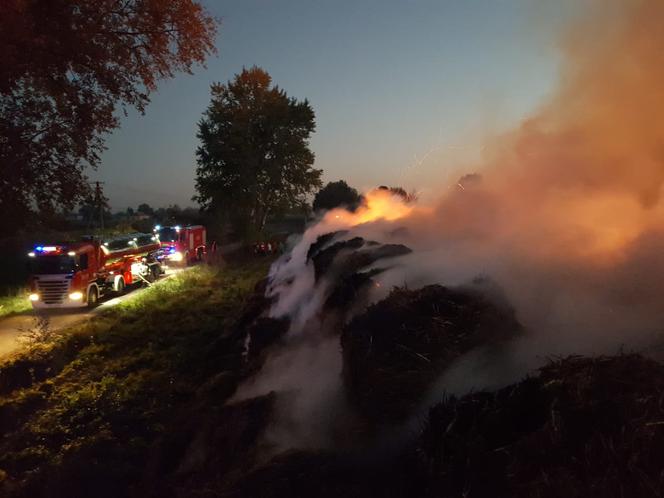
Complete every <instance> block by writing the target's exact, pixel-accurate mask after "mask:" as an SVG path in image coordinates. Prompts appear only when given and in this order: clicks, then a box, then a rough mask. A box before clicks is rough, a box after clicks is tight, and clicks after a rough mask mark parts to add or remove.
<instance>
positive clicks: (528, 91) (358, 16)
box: [90, 0, 578, 209]
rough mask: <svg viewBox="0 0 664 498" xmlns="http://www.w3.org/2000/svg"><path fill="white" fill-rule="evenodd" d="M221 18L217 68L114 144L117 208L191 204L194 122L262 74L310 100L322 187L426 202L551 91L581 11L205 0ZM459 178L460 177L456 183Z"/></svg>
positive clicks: (381, 0) (103, 168)
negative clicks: (236, 79)
mask: <svg viewBox="0 0 664 498" xmlns="http://www.w3.org/2000/svg"><path fill="white" fill-rule="evenodd" d="M205 3H206V5H207V7H208V9H209V10H210V11H211V12H212V13H213V14H214V15H215V16H217V17H220V18H221V19H222V24H221V27H220V30H219V36H218V39H217V46H218V49H219V54H218V55H217V56H215V57H213V58H211V59H210V60H209V61H208V64H207V68H205V69H204V68H197V69H196V71H195V74H194V75H193V76H191V75H178V76H177V77H176V78H174V79H173V80H170V81H166V82H163V83H162V85H161V86H160V88H159V91H158V92H157V93H156V94H155V95H154V96H153V98H152V103H151V104H150V106H149V107H148V109H147V112H146V115H145V116H140V115H138V114H137V113H131V114H130V115H129V116H128V117H126V118H123V119H122V126H121V128H120V129H119V130H117V131H116V132H115V133H113V135H112V136H110V137H109V139H108V141H107V145H108V150H107V152H106V153H105V154H104V156H103V161H102V164H101V165H100V167H99V169H98V171H96V172H92V173H91V174H90V178H91V179H92V180H103V181H105V182H106V186H105V189H106V195H107V196H108V197H109V198H110V203H111V206H112V207H113V208H114V209H124V208H126V207H127V206H136V205H137V204H138V203H140V202H148V203H149V204H151V205H153V206H165V205H167V204H173V203H177V204H180V205H181V206H186V205H193V203H192V202H191V201H190V199H191V196H192V195H193V194H194V175H195V155H194V154H195V149H196V146H197V144H198V143H197V140H196V137H195V133H196V123H197V121H198V120H199V119H200V116H201V114H202V112H203V111H204V110H205V108H206V106H207V104H208V103H209V87H210V84H211V83H212V82H215V81H221V82H225V81H227V80H229V79H231V78H232V77H233V75H234V74H235V73H237V72H239V71H241V69H242V67H243V66H246V67H249V66H252V65H258V66H260V67H262V68H264V69H266V70H267V71H268V72H269V73H270V74H271V75H272V77H273V80H274V82H275V83H276V84H278V85H279V86H281V87H282V88H284V89H285V90H286V91H287V92H288V93H289V95H292V96H294V97H297V98H299V99H303V98H307V99H309V101H310V103H311V105H312V106H313V108H314V111H315V113H316V122H317V131H316V133H315V135H314V136H313V138H312V140H311V146H312V149H313V151H314V152H315V154H316V167H317V168H322V169H323V170H324V180H325V181H330V180H337V179H345V180H346V181H348V182H349V183H350V184H351V185H353V186H355V187H357V188H359V189H366V188H370V187H372V186H375V185H379V184H390V185H396V184H400V185H402V186H404V187H406V188H408V189H417V190H421V191H423V192H425V193H426V191H427V189H431V188H432V186H433V185H436V184H440V183H441V182H445V181H446V179H447V178H448V177H449V175H450V174H456V169H455V167H456V166H458V162H459V161H461V162H463V161H470V160H473V159H476V158H477V157H478V155H479V154H480V152H479V151H480V149H481V137H482V136H483V135H486V134H488V133H492V132H495V131H499V130H500V129H505V128H508V127H510V126H513V125H514V124H515V123H518V121H519V120H520V119H522V118H523V117H525V116H526V115H527V114H528V113H529V112H530V111H532V110H533V109H535V108H536V107H537V106H538V104H539V103H540V102H542V100H543V99H545V98H546V96H547V95H548V94H550V93H551V91H552V90H553V88H554V87H555V84H556V80H557V74H558V66H559V62H560V60H559V54H558V51H557V45H558V40H559V37H560V34H561V31H562V30H563V29H564V27H565V25H566V23H568V22H569V21H570V20H571V19H572V18H573V17H574V16H575V15H576V14H577V12H576V11H577V10H578V7H577V6H576V5H578V2H575V1H572V0H558V1H556V2H549V1H548V0H456V1H451V0H438V1H433V0H401V1H397V0H334V1H332V0H329V1H325V2H323V1H317V0H297V1H286V0H281V1H277V0H272V1H270V0H228V1H213V0H207V1H206V2H205ZM452 171H455V172H454V173H451V172H452Z"/></svg>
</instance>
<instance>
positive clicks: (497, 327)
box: [341, 285, 521, 422]
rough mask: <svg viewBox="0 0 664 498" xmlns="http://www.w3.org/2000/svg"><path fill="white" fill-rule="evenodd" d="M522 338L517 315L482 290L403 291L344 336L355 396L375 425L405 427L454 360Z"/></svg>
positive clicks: (357, 320) (349, 388) (347, 369)
mask: <svg viewBox="0 0 664 498" xmlns="http://www.w3.org/2000/svg"><path fill="white" fill-rule="evenodd" d="M520 330H521V326H520V325H519V323H518V322H517V320H516V318H515V317H514V312H513V310H511V309H510V308H507V307H503V306H499V305H497V304H495V303H494V302H493V301H492V300H490V299H488V298H487V297H486V296H485V295H484V294H483V293H481V292H479V291H478V290H477V289H474V288H458V289H450V288H447V287H443V286H440V285H430V286H427V287H424V288H422V289H419V290H409V289H405V288H398V289H395V290H393V291H392V293H391V294H390V295H389V296H388V297H387V298H386V299H384V300H383V301H380V302H379V303H377V304H374V305H373V306H370V307H369V308H368V309H367V311H366V312H365V313H364V314H362V315H360V316H358V317H356V318H355V319H354V320H353V321H352V322H350V323H349V324H348V326H347V327H346V328H345V330H344V333H343V335H342V339H341V344H342V348H343V358H344V372H343V373H344V383H345V386H346V389H347V392H348V396H349V398H350V399H351V401H352V402H353V404H354V405H355V406H356V407H357V408H358V409H359V410H360V412H362V413H363V414H364V415H366V416H368V418H370V419H371V420H375V421H383V422H394V421H398V420H402V419H404V418H405V417H407V416H408V415H411V414H412V413H413V410H414V409H415V408H416V407H417V406H418V405H419V403H420V402H421V401H422V398H423V397H424V395H425V394H426V392H427V390H428V388H429V387H430V386H431V384H432V383H433V382H434V381H435V380H436V379H437V378H438V377H439V376H440V375H441V373H442V372H443V371H444V370H445V368H446V367H448V366H449V365H450V363H451V362H452V361H453V360H455V359H456V358H458V357H459V356H460V355H462V354H463V353H466V352H468V351H470V350H471V349H472V348H475V347H477V346H491V345H496V344H498V343H500V342H502V341H505V340H507V339H510V338H512V337H514V336H515V334H516V333H518V332H519V331H520Z"/></svg>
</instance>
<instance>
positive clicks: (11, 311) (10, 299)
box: [0, 288, 31, 319]
mask: <svg viewBox="0 0 664 498" xmlns="http://www.w3.org/2000/svg"><path fill="white" fill-rule="evenodd" d="M30 308H31V306H30V301H28V299H27V291H26V290H25V289H24V288H16V289H12V290H10V291H9V292H8V293H7V294H6V295H4V296H0V319H2V318H5V317H8V316H12V315H18V314H20V313H24V312H26V311H29V310H30Z"/></svg>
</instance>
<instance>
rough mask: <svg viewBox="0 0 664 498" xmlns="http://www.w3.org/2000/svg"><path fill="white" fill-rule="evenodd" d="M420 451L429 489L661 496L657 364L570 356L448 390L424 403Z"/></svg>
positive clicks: (662, 372)
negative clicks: (516, 377)
mask: <svg viewBox="0 0 664 498" xmlns="http://www.w3.org/2000/svg"><path fill="white" fill-rule="evenodd" d="M418 453H419V454H420V455H421V456H422V458H423V464H424V466H425V468H427V469H428V476H427V477H426V480H427V482H428V489H429V492H428V494H427V496H443V495H444V496H461V495H464V496H468V497H487V496H505V497H507V496H510V497H524V498H525V497H531V496H541V497H552V498H553V497H584V496H602V497H623V496H634V497H640V496H661V495H662V494H663V493H664V475H663V474H662V465H661V463H662V462H663V461H664V366H663V365H662V364H661V363H657V362H654V361H652V360H648V359H645V358H643V357H640V356H637V355H622V356H616V357H598V358H581V357H570V358H566V359H562V360H558V361H554V362H553V363H551V364H549V365H547V366H546V367H544V368H542V369H541V370H540V372H539V375H537V376H535V377H531V378H528V379H526V380H523V381H522V382H519V383H517V384H514V385H511V386H508V387H506V388H504V389H501V390H499V391H497V392H494V393H489V392H478V393H473V394H469V395H467V396H464V397H461V398H455V397H451V398H448V399H446V400H445V401H443V402H442V403H440V404H438V405H436V406H434V407H433V408H431V410H430V413H429V417H428V421H427V424H426V426H425V429H424V431H423V433H422V434H421V436H420V439H419V449H418Z"/></svg>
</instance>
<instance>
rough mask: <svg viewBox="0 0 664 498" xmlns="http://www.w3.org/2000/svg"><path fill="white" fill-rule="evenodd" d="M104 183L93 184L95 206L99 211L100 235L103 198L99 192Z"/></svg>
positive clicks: (102, 230) (102, 226)
mask: <svg viewBox="0 0 664 498" xmlns="http://www.w3.org/2000/svg"><path fill="white" fill-rule="evenodd" d="M103 184H104V182H95V204H96V205H97V209H99V228H100V229H101V233H102V234H103V233H104V196H103V195H102V192H101V186H102V185H103Z"/></svg>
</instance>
